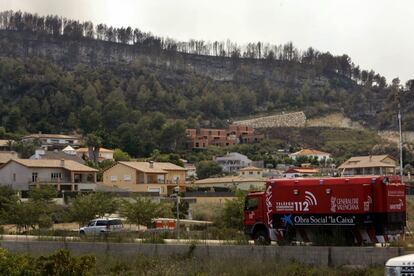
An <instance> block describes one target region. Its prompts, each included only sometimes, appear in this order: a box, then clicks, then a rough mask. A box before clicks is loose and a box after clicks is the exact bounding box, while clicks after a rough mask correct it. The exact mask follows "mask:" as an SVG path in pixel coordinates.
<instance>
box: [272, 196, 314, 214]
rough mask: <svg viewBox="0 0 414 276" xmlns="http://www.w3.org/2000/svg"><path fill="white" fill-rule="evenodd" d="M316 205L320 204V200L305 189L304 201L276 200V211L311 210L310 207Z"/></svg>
mask: <svg viewBox="0 0 414 276" xmlns="http://www.w3.org/2000/svg"><path fill="white" fill-rule="evenodd" d="M316 205H318V200H317V199H316V197H315V195H314V194H313V193H311V192H309V191H305V199H304V200H303V201H276V211H284V212H286V211H288V212H293V211H299V212H309V207H310V206H316Z"/></svg>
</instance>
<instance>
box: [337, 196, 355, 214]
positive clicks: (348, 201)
mask: <svg viewBox="0 0 414 276" xmlns="http://www.w3.org/2000/svg"><path fill="white" fill-rule="evenodd" d="M358 203H359V200H358V198H357V197H352V198H337V197H334V196H333V197H331V212H332V213H335V212H336V211H358V210H359V205H358Z"/></svg>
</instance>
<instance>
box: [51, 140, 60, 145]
mask: <svg viewBox="0 0 414 276" xmlns="http://www.w3.org/2000/svg"><path fill="white" fill-rule="evenodd" d="M50 143H54V144H58V143H59V140H58V139H50Z"/></svg>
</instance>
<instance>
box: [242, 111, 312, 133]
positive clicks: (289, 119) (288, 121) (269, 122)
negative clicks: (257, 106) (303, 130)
mask: <svg viewBox="0 0 414 276" xmlns="http://www.w3.org/2000/svg"><path fill="white" fill-rule="evenodd" d="M234 124H236V125H245V126H250V127H253V128H257V129H259V128H275V127H304V126H305V125H306V116H305V113H303V112H302V111H300V112H292V113H282V114H279V115H273V116H266V117H259V118H254V119H249V120H242V121H235V122H234Z"/></svg>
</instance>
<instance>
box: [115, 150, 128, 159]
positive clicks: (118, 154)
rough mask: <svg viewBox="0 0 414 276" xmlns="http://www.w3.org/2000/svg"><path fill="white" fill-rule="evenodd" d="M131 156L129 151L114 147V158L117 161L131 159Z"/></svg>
mask: <svg viewBox="0 0 414 276" xmlns="http://www.w3.org/2000/svg"><path fill="white" fill-rule="evenodd" d="M130 159H131V157H130V156H129V154H128V153H126V152H124V151H122V150H121V149H114V160H115V161H129V160H130Z"/></svg>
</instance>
